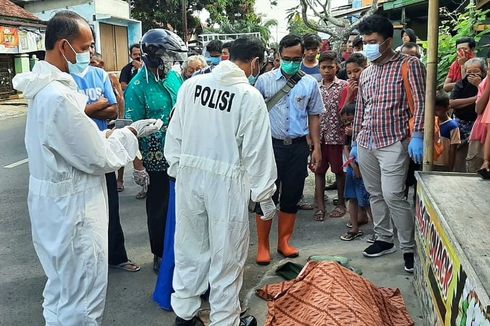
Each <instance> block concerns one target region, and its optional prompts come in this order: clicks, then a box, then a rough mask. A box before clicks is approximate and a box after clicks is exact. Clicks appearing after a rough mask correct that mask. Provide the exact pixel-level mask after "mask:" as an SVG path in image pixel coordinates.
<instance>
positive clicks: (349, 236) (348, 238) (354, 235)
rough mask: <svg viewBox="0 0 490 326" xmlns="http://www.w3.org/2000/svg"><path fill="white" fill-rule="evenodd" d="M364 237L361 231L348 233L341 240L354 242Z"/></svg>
mask: <svg viewBox="0 0 490 326" xmlns="http://www.w3.org/2000/svg"><path fill="white" fill-rule="evenodd" d="M363 235H364V233H363V232H362V231H361V230H359V231H358V232H357V233H354V232H351V231H347V233H346V234H344V235H341V236H340V240H344V241H352V240H354V239H356V238H359V237H362V236H363Z"/></svg>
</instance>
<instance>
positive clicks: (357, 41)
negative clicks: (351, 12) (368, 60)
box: [352, 35, 364, 48]
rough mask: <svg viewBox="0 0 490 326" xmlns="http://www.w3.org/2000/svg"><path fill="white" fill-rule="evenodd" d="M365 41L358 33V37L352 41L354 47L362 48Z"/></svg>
mask: <svg viewBox="0 0 490 326" xmlns="http://www.w3.org/2000/svg"><path fill="white" fill-rule="evenodd" d="M363 45H364V44H363V43H362V37H361V36H359V35H357V37H356V38H355V39H354V41H352V47H353V48H362V47H363Z"/></svg>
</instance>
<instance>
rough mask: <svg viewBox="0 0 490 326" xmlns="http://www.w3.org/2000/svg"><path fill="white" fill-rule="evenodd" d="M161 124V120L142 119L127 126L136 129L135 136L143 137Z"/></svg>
mask: <svg viewBox="0 0 490 326" xmlns="http://www.w3.org/2000/svg"><path fill="white" fill-rule="evenodd" d="M162 126H163V121H162V120H160V119H158V120H156V119H143V120H138V121H135V122H133V123H132V124H131V125H130V126H129V127H131V128H133V129H134V130H136V137H138V138H143V137H147V136H149V135H151V134H153V133H155V132H157V131H158V130H160V128H161V127H162Z"/></svg>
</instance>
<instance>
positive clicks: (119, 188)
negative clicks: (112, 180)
mask: <svg viewBox="0 0 490 326" xmlns="http://www.w3.org/2000/svg"><path fill="white" fill-rule="evenodd" d="M121 191H124V182H121V181H118V182H117V192H121Z"/></svg>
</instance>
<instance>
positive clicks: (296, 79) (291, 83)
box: [265, 70, 305, 111]
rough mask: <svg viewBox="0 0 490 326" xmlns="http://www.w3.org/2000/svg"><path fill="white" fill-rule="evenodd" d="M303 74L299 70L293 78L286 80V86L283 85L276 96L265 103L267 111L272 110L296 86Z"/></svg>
mask: <svg viewBox="0 0 490 326" xmlns="http://www.w3.org/2000/svg"><path fill="white" fill-rule="evenodd" d="M304 75H305V73H304V72H303V71H301V70H299V71H298V72H297V73H296V74H294V76H292V77H291V78H289V79H288V81H287V82H286V85H284V86H283V87H282V88H281V89H280V90H279V91H278V92H277V93H276V94H274V95H273V96H272V97H270V98H269V99H268V100H267V101H265V103H266V104H267V111H270V110H272V108H273V107H274V106H275V105H276V104H277V103H279V101H280V100H281V99H282V98H283V97H284V96H286V95H287V94H288V93H289V92H290V91H291V90H292V89H293V88H294V86H296V84H297V83H299V81H300V80H301V78H303V76H304Z"/></svg>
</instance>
